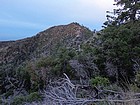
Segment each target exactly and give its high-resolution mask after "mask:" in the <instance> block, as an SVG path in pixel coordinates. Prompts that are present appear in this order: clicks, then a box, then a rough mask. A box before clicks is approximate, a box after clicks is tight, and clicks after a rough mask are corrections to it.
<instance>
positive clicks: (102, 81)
mask: <svg viewBox="0 0 140 105" xmlns="http://www.w3.org/2000/svg"><path fill="white" fill-rule="evenodd" d="M90 84H91V86H93V87H94V86H107V85H108V84H109V80H108V79H107V78H105V77H100V76H98V77H95V78H92V79H91V80H90Z"/></svg>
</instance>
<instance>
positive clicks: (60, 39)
mask: <svg viewBox="0 0 140 105" xmlns="http://www.w3.org/2000/svg"><path fill="white" fill-rule="evenodd" d="M87 33H91V31H90V30H89V29H87V28H85V27H83V26H80V25H79V24H78V23H71V24H68V25H60V26H54V27H51V28H49V29H47V30H45V31H42V32H40V33H38V34H37V35H36V36H33V37H30V38H25V39H22V40H17V41H7V42H0V70H7V69H9V70H10V69H13V68H15V67H18V66H19V65H21V64H23V63H25V62H26V61H29V60H36V59H37V58H40V57H44V56H49V55H51V54H53V53H55V50H56V49H57V47H56V46H64V47H73V48H75V49H77V50H80V43H82V42H83V41H84V40H86V38H87V37H88V36H86V35H87Z"/></svg>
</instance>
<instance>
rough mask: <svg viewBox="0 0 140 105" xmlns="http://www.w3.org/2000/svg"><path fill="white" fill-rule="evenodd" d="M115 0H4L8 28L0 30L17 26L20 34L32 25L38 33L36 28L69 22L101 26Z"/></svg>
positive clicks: (0, 21)
mask: <svg viewBox="0 0 140 105" xmlns="http://www.w3.org/2000/svg"><path fill="white" fill-rule="evenodd" d="M113 1H114V0H1V3H0V8H1V9H0V14H1V15H0V27H4V28H5V32H4V31H2V30H0V33H1V34H2V33H7V34H10V32H12V30H11V31H9V30H10V28H11V29H12V28H14V27H17V29H19V27H20V30H21V34H24V33H23V31H22V30H25V29H27V31H29V29H32V32H33V33H37V32H36V31H39V30H40V31H41V30H43V29H46V28H48V26H53V25H58V24H67V23H70V22H79V23H80V24H83V25H86V26H88V27H90V28H91V29H94V28H95V29H100V28H101V26H102V23H103V22H104V21H105V20H106V17H105V16H106V11H107V10H112V8H113ZM6 28H8V29H7V30H8V31H6ZM14 29H15V28H14ZM33 29H34V30H33ZM20 30H19V31H20ZM15 32H16V31H15ZM15 34H16V33H15Z"/></svg>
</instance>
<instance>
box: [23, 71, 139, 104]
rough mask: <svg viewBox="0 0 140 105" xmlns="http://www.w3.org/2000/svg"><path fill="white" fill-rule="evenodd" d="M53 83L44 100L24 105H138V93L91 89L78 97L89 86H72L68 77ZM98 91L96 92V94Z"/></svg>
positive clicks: (48, 87) (44, 93)
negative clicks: (87, 93)
mask: <svg viewBox="0 0 140 105" xmlns="http://www.w3.org/2000/svg"><path fill="white" fill-rule="evenodd" d="M64 75H65V77H66V78H62V79H59V80H57V81H55V82H50V84H49V85H48V86H47V88H46V90H45V91H44V92H43V93H42V94H43V96H44V99H43V101H42V102H38V103H35V102H33V103H26V104H25V105H139V104H140V98H139V97H140V93H134V92H131V91H129V92H122V91H119V92H118V91H112V90H107V89H104V88H102V87H101V88H97V87H94V88H92V89H91V90H92V92H91V91H90V94H89V95H86V94H85V95H84V97H82V96H81V95H80V91H81V92H82V93H83V91H86V92H88V91H89V90H90V88H91V87H90V86H86V85H83V86H82V85H74V84H73V83H72V82H71V81H70V79H69V78H68V76H67V75H66V74H64ZM86 89H87V90H86ZM97 91H98V92H97Z"/></svg>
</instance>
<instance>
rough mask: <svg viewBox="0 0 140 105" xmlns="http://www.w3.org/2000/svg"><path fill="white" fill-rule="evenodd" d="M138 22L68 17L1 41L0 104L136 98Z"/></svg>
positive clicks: (139, 64)
mask: <svg viewBox="0 0 140 105" xmlns="http://www.w3.org/2000/svg"><path fill="white" fill-rule="evenodd" d="M139 27H140V21H137V22H135V23H133V22H128V23H125V24H121V25H120V26H113V25H112V26H108V27H106V28H105V29H103V30H101V31H99V32H94V33H93V32H92V31H91V30H89V29H88V28H86V27H84V26H81V25H79V24H78V23H70V24H68V25H59V26H54V27H51V28H49V29H46V30H44V31H42V32H39V33H38V34H37V35H35V36H33V37H30V38H25V39H21V40H16V41H4V42H0V98H1V99H0V104H3V103H4V104H10V105H22V104H25V105H29V103H30V104H31V105H35V104H37V105H43V104H45V105H46V104H48V105H58V104H57V103H63V104H62V105H73V104H74V105H75V102H76V103H77V105H81V104H83V103H86V102H87V103H89V104H93V103H97V105H100V104H107V105H108V104H110V103H112V102H113V103H114V104H116V103H118V102H120V103H122V104H123V103H124V102H125V103H127V104H130V103H133V102H132V101H134V100H135V101H136V102H138V104H139V99H138V97H139V93H138V92H139V91H140V89H139V86H140V82H139V80H140V53H139V52H140V42H139V38H140V34H139V33H140V29H139ZM134 80H135V81H134ZM130 92H131V93H130ZM106 99H107V100H108V101H107V103H106ZM75 100H76V101H75ZM85 100H86V101H85ZM85 105H86V104H85ZM116 105H118V104H116ZM130 105H131V104H130ZM132 105H133V104H132Z"/></svg>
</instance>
